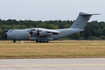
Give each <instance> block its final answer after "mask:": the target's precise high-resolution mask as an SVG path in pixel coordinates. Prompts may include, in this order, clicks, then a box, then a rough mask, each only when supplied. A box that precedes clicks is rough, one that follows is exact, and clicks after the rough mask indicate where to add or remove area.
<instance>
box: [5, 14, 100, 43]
mask: <svg viewBox="0 0 105 70" xmlns="http://www.w3.org/2000/svg"><path fill="white" fill-rule="evenodd" d="M92 15H98V14H87V13H83V12H80V13H79V15H78V17H77V19H76V20H75V22H74V23H73V24H72V26H71V27H70V28H67V29H45V28H30V29H10V30H9V31H8V32H6V33H5V34H4V36H5V37H7V39H10V40H13V42H14V43H15V42H16V41H17V40H31V41H36V43H38V42H39V43H41V42H43V43H45V42H46V43H48V42H49V41H51V40H56V39H59V38H62V37H65V36H68V35H71V34H74V33H78V32H81V31H84V27H85V25H86V24H87V22H88V21H89V19H90V17H91V16H92Z"/></svg>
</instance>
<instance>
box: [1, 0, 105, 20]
mask: <svg viewBox="0 0 105 70" xmlns="http://www.w3.org/2000/svg"><path fill="white" fill-rule="evenodd" d="M79 12H86V13H92V14H93V13H95V14H97V13H98V14H102V15H98V16H93V17H92V18H91V20H90V21H94V20H98V21H105V0H0V19H2V20H7V19H16V20H35V21H37V20H42V21H45V20H75V19H76V18H77V16H78V14H79Z"/></svg>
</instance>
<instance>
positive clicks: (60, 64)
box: [0, 58, 105, 70]
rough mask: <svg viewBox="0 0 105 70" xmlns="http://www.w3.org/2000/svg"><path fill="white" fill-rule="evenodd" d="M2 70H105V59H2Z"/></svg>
mask: <svg viewBox="0 0 105 70" xmlns="http://www.w3.org/2000/svg"><path fill="white" fill-rule="evenodd" d="M0 70H105V58H62V59H0Z"/></svg>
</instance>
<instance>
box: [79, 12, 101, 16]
mask: <svg viewBox="0 0 105 70" xmlns="http://www.w3.org/2000/svg"><path fill="white" fill-rule="evenodd" d="M79 15H81V16H92V15H101V14H87V13H83V12H80V14H79Z"/></svg>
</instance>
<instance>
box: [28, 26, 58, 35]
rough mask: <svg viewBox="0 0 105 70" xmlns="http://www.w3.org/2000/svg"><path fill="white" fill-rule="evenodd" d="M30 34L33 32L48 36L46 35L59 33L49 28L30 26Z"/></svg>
mask: <svg viewBox="0 0 105 70" xmlns="http://www.w3.org/2000/svg"><path fill="white" fill-rule="evenodd" d="M30 30H31V32H30V34H31V35H32V34H34V36H35V35H37V36H48V35H57V34H59V31H57V30H51V29H44V28H31V29H30Z"/></svg>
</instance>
